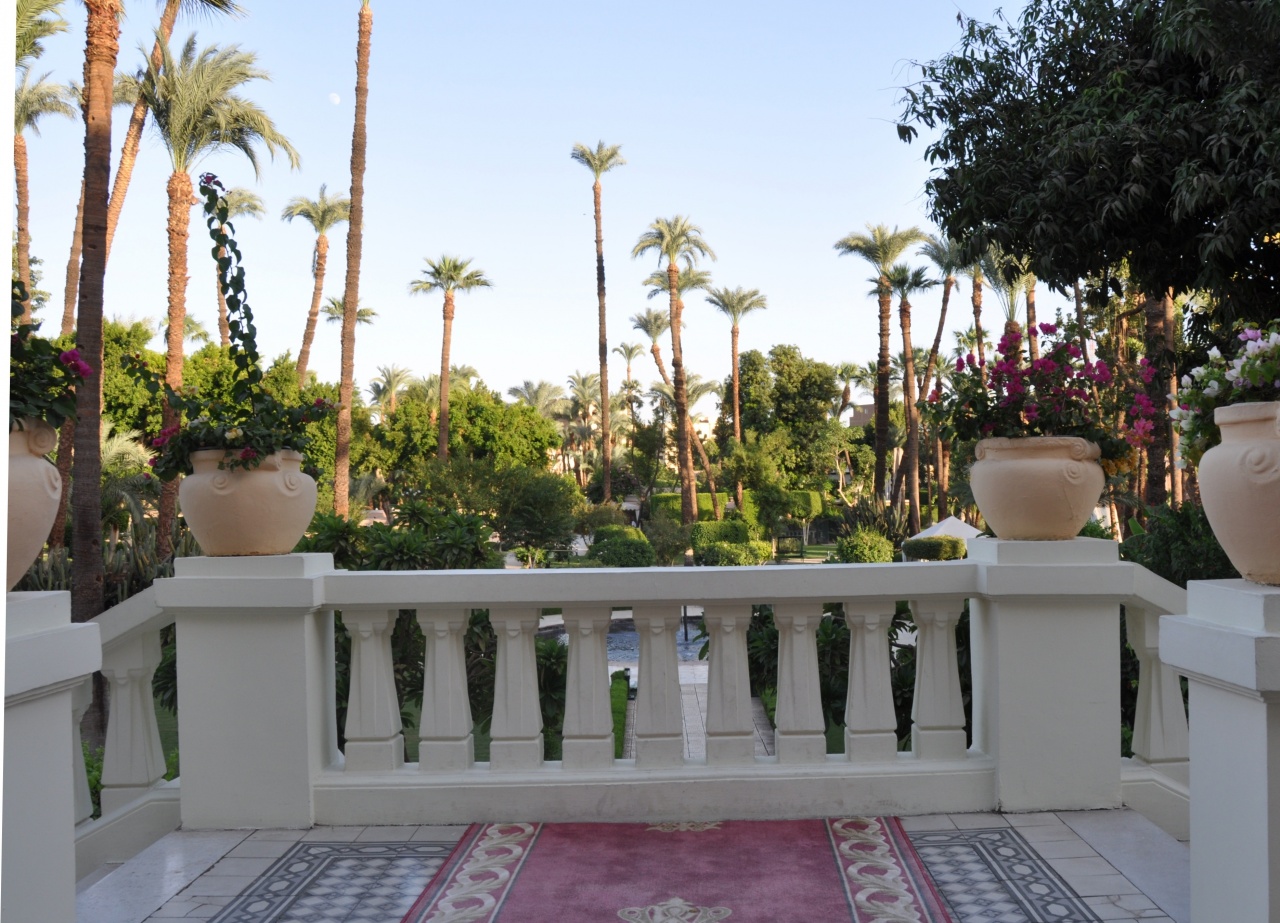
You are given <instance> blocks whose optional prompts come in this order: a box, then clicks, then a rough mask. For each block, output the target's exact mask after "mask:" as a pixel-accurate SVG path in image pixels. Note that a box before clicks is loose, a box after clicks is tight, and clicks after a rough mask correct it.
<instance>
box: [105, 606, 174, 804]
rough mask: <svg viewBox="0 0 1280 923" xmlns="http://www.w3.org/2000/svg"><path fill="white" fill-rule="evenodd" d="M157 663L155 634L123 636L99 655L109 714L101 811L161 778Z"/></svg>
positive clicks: (157, 638) (130, 798)
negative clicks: (108, 690) (155, 694)
mask: <svg viewBox="0 0 1280 923" xmlns="http://www.w3.org/2000/svg"><path fill="white" fill-rule="evenodd" d="M159 665H160V632H159V631H148V632H142V633H140V634H136V635H132V636H128V637H126V638H125V639H123V640H121V641H119V642H117V643H114V644H111V645H109V646H107V647H105V648H103V651H102V675H103V676H105V677H106V678H107V681H108V682H109V683H110V684H111V711H110V716H109V717H108V719H107V733H106V737H105V739H104V741H103V753H102V795H101V801H102V813H103V814H108V813H110V812H111V811H114V810H115V809H116V808H118V807H120V806H122V805H125V804H128V803H129V802H130V801H133V800H134V799H135V798H139V797H141V796H142V795H143V794H144V793H146V791H147V790H148V789H149V788H151V786H152V785H154V784H155V783H156V782H159V781H160V780H161V779H163V778H164V773H165V766H164V749H163V747H162V746H161V745H160V727H159V725H157V724H156V705H155V698H154V697H153V695H152V692H151V679H152V677H153V676H154V675H155V672H156V667H158V666H159Z"/></svg>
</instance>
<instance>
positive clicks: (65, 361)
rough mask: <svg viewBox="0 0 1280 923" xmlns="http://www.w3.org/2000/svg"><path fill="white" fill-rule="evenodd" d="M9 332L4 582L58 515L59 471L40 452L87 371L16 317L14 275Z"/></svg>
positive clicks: (53, 437)
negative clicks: (6, 525)
mask: <svg viewBox="0 0 1280 923" xmlns="http://www.w3.org/2000/svg"><path fill="white" fill-rule="evenodd" d="M12 292H13V298H12V302H11V304H12V322H13V326H12V330H13V333H12V334H11V336H10V337H9V484H8V498H9V507H8V512H9V515H8V520H9V521H8V530H9V531H8V536H9V544H8V553H7V555H6V562H5V563H6V570H5V576H6V578H7V588H8V589H13V587H14V586H16V585H17V583H18V581H19V580H21V579H22V575H23V574H24V573H26V571H27V568H28V567H30V566H31V562H32V561H34V560H35V559H36V556H37V555H39V554H40V549H41V548H43V547H44V542H45V538H46V537H47V536H48V535H49V531H50V530H51V529H52V528H53V523H54V520H56V519H57V518H58V504H59V501H60V500H61V497H62V476H61V475H60V474H58V469H57V468H55V467H54V466H53V465H52V464H50V463H49V461H48V459H46V458H45V456H46V455H48V454H49V453H50V452H52V451H53V450H54V447H55V446H56V445H57V443H58V434H57V428H58V427H60V426H61V425H62V424H63V422H64V421H65V420H73V419H75V415H76V390H75V389H76V386H77V385H78V384H80V383H81V382H83V381H84V380H85V379H86V378H88V377H89V376H90V375H92V374H93V369H92V368H90V367H89V364H88V363H87V362H85V361H84V360H83V359H82V358H80V352H79V350H77V349H75V348H69V349H68V348H63V346H61V345H59V344H58V343H56V342H54V341H53V340H47V339H44V338H43V337H39V336H36V335H35V331H36V329H37V327H38V326H39V325H38V324H31V323H27V324H24V323H22V322H21V318H22V313H23V304H24V302H25V301H26V289H25V287H24V286H23V285H22V283H21V282H18V281H16V280H15V281H14V283H13V288H12Z"/></svg>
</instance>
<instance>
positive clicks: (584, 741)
mask: <svg viewBox="0 0 1280 923" xmlns="http://www.w3.org/2000/svg"><path fill="white" fill-rule="evenodd" d="M560 752H561V762H562V765H563V766H564V768H565V769H610V768H612V767H613V735H612V734H610V735H609V736H608V737H590V738H582V737H579V738H576V739H574V740H566V741H564V744H563V745H562V747H561V751H560Z"/></svg>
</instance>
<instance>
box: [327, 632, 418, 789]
mask: <svg viewBox="0 0 1280 923" xmlns="http://www.w3.org/2000/svg"><path fill="white" fill-rule="evenodd" d="M396 615H397V612H396V610H395V609H352V608H350V607H347V608H344V609H343V610H342V624H343V625H345V626H346V628H347V631H348V632H349V633H350V635H351V681H350V683H349V684H348V685H349V691H348V693H347V723H346V729H345V731H344V733H345V735H346V738H347V745H346V748H345V750H344V753H345V755H346V770H347V772H378V771H383V772H387V771H391V770H394V769H399V768H400V767H401V766H403V765H404V734H402V733H401V730H402V729H403V726H402V724H401V722H400V703H399V701H398V700H397V698H396V680H395V667H394V666H393V663H394V662H393V660H392V658H391V631H392V629H393V628H395V624H396Z"/></svg>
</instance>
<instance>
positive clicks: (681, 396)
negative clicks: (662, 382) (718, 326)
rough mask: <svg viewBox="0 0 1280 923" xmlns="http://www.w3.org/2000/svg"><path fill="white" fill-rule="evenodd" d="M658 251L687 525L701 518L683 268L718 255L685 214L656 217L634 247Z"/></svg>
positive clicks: (634, 252)
mask: <svg viewBox="0 0 1280 923" xmlns="http://www.w3.org/2000/svg"><path fill="white" fill-rule="evenodd" d="M651 252H655V253H657V254H658V259H659V261H661V260H662V259H663V258H665V259H666V261H667V277H668V282H667V293H668V297H669V298H670V313H671V328H670V332H671V377H672V388H673V397H674V399H675V407H676V448H677V454H678V457H679V459H680V520H681V522H682V523H683V524H685V525H688V524H690V523H692V522H694V521H695V520H696V519H697V518H698V510H697V501H696V499H695V485H694V478H693V452H692V449H691V447H690V445H689V442H690V440H689V435H690V433H691V428H690V426H689V396H688V391H687V384H686V381H685V371H684V349H683V346H682V344H681V340H680V331H681V329H682V327H683V313H684V302H683V301H682V300H681V297H680V285H679V278H680V269H679V265H680V264H681V263H683V264H684V265H685V266H686V267H688V268H690V269H692V268H693V267H694V266H695V265H696V264H697V262H698V260H699V259H700V258H701V257H704V256H705V257H708V258H709V259H713V260H714V259H715V258H716V255H715V251H713V250H712V249H711V247H710V245H708V244H707V242H706V241H705V240H704V239H703V237H702V228H700V227H699V226H698V225H696V224H694V223H693V222H691V221H690V220H689V219H688V218H687V217H685V216H684V215H675V216H673V217H671V218H656V219H654V221H653V223H652V224H650V225H649V229H648V230H647V231H645V232H644V233H643V234H641V235H640V239H639V240H637V241H636V244H635V246H634V247H632V248H631V256H632V258H633V259H635V258H638V257H641V256H644V255H645V254H647V253H651Z"/></svg>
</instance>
